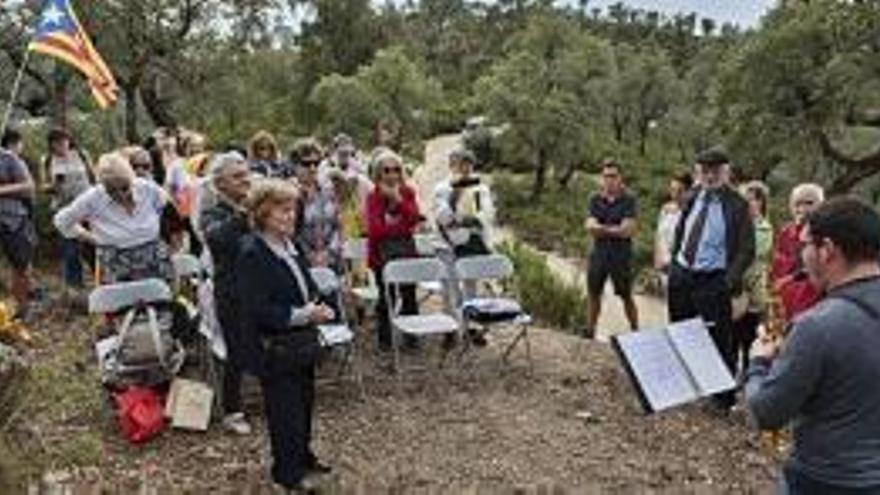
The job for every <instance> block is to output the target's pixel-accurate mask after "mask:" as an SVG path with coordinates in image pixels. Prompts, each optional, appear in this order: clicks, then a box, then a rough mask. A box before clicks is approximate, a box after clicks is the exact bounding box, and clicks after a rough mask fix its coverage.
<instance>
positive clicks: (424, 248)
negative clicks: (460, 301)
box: [413, 233, 454, 308]
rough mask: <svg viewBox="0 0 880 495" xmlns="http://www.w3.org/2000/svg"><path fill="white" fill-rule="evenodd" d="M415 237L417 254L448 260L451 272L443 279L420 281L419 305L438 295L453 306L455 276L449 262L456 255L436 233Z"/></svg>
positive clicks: (446, 304)
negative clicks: (452, 288)
mask: <svg viewBox="0 0 880 495" xmlns="http://www.w3.org/2000/svg"><path fill="white" fill-rule="evenodd" d="M413 239H414V240H415V245H416V255H418V256H420V257H422V258H434V257H436V258H438V259H440V260H441V261H446V263H447V267H446V270H447V272H449V273H450V277H449V278H447V279H446V280H443V281H439V280H428V281H425V282H419V284H418V288H419V293H420V296H419V299H418V302H419V305H422V304H423V303H424V302H426V301H427V300H429V299H431V298H432V297H435V296H437V297H440V298H441V299H442V300H443V304H444V305H445V306H446V307H447V308H452V303H451V302H452V300H451V299H450V297H451V294H450V289H451V284H452V283H453V278H454V277H452V275H453V273H452V268H453V267H452V266H451V264H450V263H449V262H448V260H450V259H452V258H453V257H454V255H453V254H452V253H451V250H450V249H449V246H448V245H447V244H446V243H445V242H444V241H443V239H442V238H441V237H440V236H438V235H437V234H434V233H430V234H427V233H422V234H415V235H414V236H413Z"/></svg>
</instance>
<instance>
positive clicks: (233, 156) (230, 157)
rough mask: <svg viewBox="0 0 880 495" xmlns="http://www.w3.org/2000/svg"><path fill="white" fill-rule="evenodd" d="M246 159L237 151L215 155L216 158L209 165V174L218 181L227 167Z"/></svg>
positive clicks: (213, 179)
mask: <svg viewBox="0 0 880 495" xmlns="http://www.w3.org/2000/svg"><path fill="white" fill-rule="evenodd" d="M244 161H245V159H244V157H243V156H241V154H240V153H238V152H237V151H230V152H228V153H218V154H216V155H214V158H213V159H211V163H210V165H208V176H209V177H211V180H212V181H216V180H217V179H218V178H219V177H221V176H222V175H223V174H224V173H225V172H226V169H227V168H229V167H230V166H232V165H234V164H236V163H242V162H244Z"/></svg>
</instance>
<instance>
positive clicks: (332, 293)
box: [309, 267, 363, 395]
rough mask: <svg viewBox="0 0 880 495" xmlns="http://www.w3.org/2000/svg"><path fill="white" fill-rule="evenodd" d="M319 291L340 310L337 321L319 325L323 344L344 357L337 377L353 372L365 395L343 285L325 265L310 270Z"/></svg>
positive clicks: (359, 388)
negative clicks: (343, 294) (330, 299)
mask: <svg viewBox="0 0 880 495" xmlns="http://www.w3.org/2000/svg"><path fill="white" fill-rule="evenodd" d="M309 273H310V274H311V275H312V279H313V280H314V281H315V285H317V286H318V291H319V292H320V293H321V294H322V295H323V296H325V297H330V298H332V299H333V302H334V304H335V306H336V309H337V310H338V311H339V313H340V314H339V315H337V321H335V322H332V323H326V324H323V325H318V332H319V338H320V339H321V345H322V346H323V347H324V348H325V349H327V350H329V351H330V352H331V353H332V352H334V351H336V350H340V351H341V352H342V359H341V362H340V364H339V371H338V373H337V378H341V377H342V376H343V375H344V374H345V373H346V372H347V371H351V372H352V377H353V378H354V380H355V382H356V383H357V386H358V390H359V391H360V393H361V395H363V379H362V376H361V372H360V369H359V367H358V365H357V362H356V358H357V344H356V341H355V334H354V332H353V331H352V329H351V326H350V325H349V323H348V317H347V316H346V315H345V307H344V305H343V301H342V285H341V284H340V283H339V277H338V276H337V275H336V272H334V271H333V270H331V269H329V268H325V267H316V268H312V269H310V270H309Z"/></svg>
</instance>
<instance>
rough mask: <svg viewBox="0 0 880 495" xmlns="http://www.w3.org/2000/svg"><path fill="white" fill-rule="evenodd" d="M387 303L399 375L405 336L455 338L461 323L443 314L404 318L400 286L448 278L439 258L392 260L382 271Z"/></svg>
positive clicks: (440, 280)
mask: <svg viewBox="0 0 880 495" xmlns="http://www.w3.org/2000/svg"><path fill="white" fill-rule="evenodd" d="M382 277H383V279H384V282H385V286H384V287H383V290H384V291H385V297H386V301H388V304H387V305H386V306H387V307H388V319H389V321H390V322H391V332H392V337H393V343H394V369H395V371H397V372H400V371H401V369H400V344H401V339H402V336H404V335H409V336H411V337H429V336H434V335H456V334H458V332H459V329H460V325H459V322H458V320H456V319H455V318H454V317H453V316H451V315H450V314H448V313H447V312H444V311H432V312H428V313H422V314H417V315H401V314H400V309H401V307H402V301H401V298H400V297H396V303H395V304H391V301H394V300H395V298H394V297H392V295H394V296H399V295H400V294H399V293H400V290H399V289H400V286H401V285H404V284H413V285H418V284H419V283H420V282H431V281H439V282H443V281H445V280H447V279H448V278H449V272H448V270H447V268H446V266H445V265H444V264H443V263H442V262H441V261H440V260H438V259H436V258H408V259H401V260H395V261H391V262H389V263H388V264H386V265H385V268H384V269H383V271H382Z"/></svg>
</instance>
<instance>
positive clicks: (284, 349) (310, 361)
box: [264, 326, 321, 373]
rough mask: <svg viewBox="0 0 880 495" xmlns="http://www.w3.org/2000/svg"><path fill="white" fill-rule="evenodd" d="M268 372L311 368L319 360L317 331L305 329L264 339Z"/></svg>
mask: <svg viewBox="0 0 880 495" xmlns="http://www.w3.org/2000/svg"><path fill="white" fill-rule="evenodd" d="M264 345H265V347H266V354H267V357H268V363H267V364H268V367H269V372H270V373H271V372H272V371H273V370H274V371H292V370H295V369H302V368H312V367H314V366H316V365H317V364H318V361H319V360H320V358H321V342H320V340H319V339H318V329H317V328H316V327H311V326H309V327H307V328H303V329H299V330H294V331H291V332H289V333H287V334H285V335H278V336H272V337H267V338H264Z"/></svg>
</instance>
